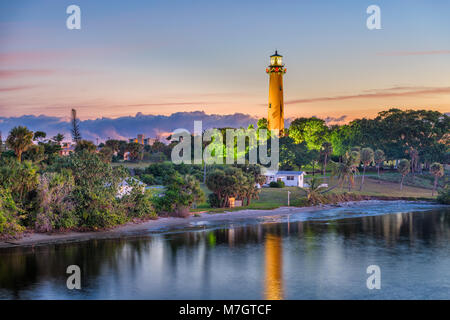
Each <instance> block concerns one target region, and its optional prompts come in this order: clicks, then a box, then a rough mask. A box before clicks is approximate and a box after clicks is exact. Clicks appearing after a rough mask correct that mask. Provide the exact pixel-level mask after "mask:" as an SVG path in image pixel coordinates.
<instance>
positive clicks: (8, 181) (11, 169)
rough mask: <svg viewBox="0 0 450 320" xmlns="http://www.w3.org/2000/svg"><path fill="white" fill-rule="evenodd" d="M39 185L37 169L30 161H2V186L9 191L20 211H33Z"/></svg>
mask: <svg viewBox="0 0 450 320" xmlns="http://www.w3.org/2000/svg"><path fill="white" fill-rule="evenodd" d="M37 184H38V173H37V167H36V166H35V165H34V164H33V163H31V162H30V161H24V162H19V161H17V160H16V159H14V158H2V159H1V160H0V186H1V187H3V188H4V189H6V190H9V192H10V193H11V195H12V198H13V200H14V202H15V203H16V205H17V206H18V207H19V208H20V209H22V210H32V202H33V198H34V197H35V190H36V186H37Z"/></svg>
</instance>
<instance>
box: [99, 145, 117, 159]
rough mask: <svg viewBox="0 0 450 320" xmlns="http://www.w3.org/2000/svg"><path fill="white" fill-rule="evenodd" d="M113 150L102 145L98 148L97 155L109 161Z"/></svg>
mask: <svg viewBox="0 0 450 320" xmlns="http://www.w3.org/2000/svg"><path fill="white" fill-rule="evenodd" d="M113 154H114V151H113V150H112V149H111V148H110V147H107V146H105V147H103V148H101V149H100V152H99V155H100V158H101V159H102V160H103V161H105V162H108V163H109V162H111V160H112V156H113Z"/></svg>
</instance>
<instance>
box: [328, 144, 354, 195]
mask: <svg viewBox="0 0 450 320" xmlns="http://www.w3.org/2000/svg"><path fill="white" fill-rule="evenodd" d="M358 163H359V152H356V151H352V152H351V153H349V152H346V153H345V155H344V156H343V157H342V161H341V162H332V164H333V168H332V171H331V175H332V176H333V177H336V178H337V179H338V183H339V185H340V186H341V187H342V185H343V184H344V182H346V181H347V182H348V191H349V192H350V191H351V190H352V186H353V185H354V184H355V174H356V173H357V172H358V168H357V167H356V166H357V164H358Z"/></svg>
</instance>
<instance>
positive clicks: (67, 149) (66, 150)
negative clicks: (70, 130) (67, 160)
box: [59, 142, 75, 156]
mask: <svg viewBox="0 0 450 320" xmlns="http://www.w3.org/2000/svg"><path fill="white" fill-rule="evenodd" d="M72 152H75V145H73V144H72V143H70V142H63V143H62V144H61V150H60V151H59V155H60V156H68V155H70V154H71V153H72Z"/></svg>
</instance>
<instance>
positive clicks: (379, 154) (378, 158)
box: [374, 149, 386, 178]
mask: <svg viewBox="0 0 450 320" xmlns="http://www.w3.org/2000/svg"><path fill="white" fill-rule="evenodd" d="M384 160H386V156H385V154H384V151H383V150H380V149H378V150H376V151H375V154H374V161H375V163H376V165H377V172H378V178H380V166H381V164H382V163H383V162H384Z"/></svg>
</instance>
